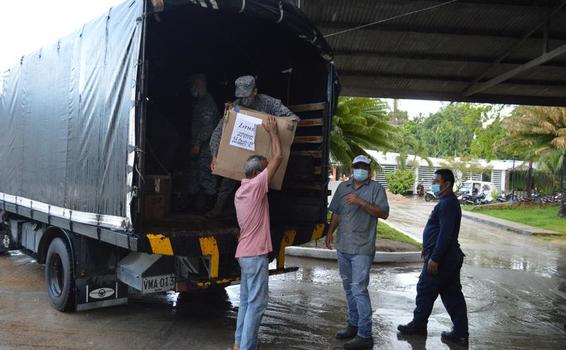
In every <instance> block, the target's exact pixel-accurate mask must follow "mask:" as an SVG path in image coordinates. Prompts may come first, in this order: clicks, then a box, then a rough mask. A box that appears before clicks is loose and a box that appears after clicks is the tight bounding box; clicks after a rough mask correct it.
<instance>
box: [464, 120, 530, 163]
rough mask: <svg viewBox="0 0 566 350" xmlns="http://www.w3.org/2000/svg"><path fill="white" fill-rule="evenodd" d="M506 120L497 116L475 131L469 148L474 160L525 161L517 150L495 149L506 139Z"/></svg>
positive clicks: (507, 148)
mask: <svg viewBox="0 0 566 350" xmlns="http://www.w3.org/2000/svg"><path fill="white" fill-rule="evenodd" d="M505 121H506V118H504V117H501V116H497V117H496V118H495V120H493V122H492V123H491V124H489V125H487V126H485V127H482V128H481V129H478V130H477V131H476V136H475V138H474V140H473V141H472V144H471V146H470V154H471V155H472V156H474V157H476V158H483V159H487V160H493V159H513V158H521V159H525V156H524V155H521V154H520V152H519V150H514V149H509V147H497V145H499V144H501V143H502V142H504V141H505V139H506V138H507V128H506V126H505Z"/></svg>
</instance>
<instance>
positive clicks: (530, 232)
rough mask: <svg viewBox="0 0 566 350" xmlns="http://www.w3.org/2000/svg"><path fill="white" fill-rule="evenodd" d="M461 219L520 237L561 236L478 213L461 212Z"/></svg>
mask: <svg viewBox="0 0 566 350" xmlns="http://www.w3.org/2000/svg"><path fill="white" fill-rule="evenodd" d="M462 217H464V218H466V219H470V220H473V221H476V222H481V223H482V224H488V225H492V226H495V227H497V228H500V229H503V230H507V231H510V232H514V233H519V234H521V235H527V236H548V237H552V236H561V234H560V233H558V232H553V231H549V230H545V229H543V228H537V227H531V226H528V225H523V224H516V223H514V222H510V223H509V224H506V220H503V219H498V218H493V219H492V218H491V217H490V216H487V215H484V214H479V213H468V212H466V211H462Z"/></svg>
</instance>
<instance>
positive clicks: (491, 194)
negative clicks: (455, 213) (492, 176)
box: [458, 180, 497, 202]
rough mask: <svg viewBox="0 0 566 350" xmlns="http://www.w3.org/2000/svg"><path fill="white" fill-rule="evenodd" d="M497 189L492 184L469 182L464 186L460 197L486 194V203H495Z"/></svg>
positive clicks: (460, 191)
mask: <svg viewBox="0 0 566 350" xmlns="http://www.w3.org/2000/svg"><path fill="white" fill-rule="evenodd" d="M496 191H497V188H496V187H495V185H494V184H493V183H491V182H485V181H473V180H468V181H465V182H464V183H463V184H462V187H461V188H460V190H459V191H458V192H459V195H460V196H463V195H469V196H479V195H481V194H485V201H486V202H493V199H494V198H495V192H496Z"/></svg>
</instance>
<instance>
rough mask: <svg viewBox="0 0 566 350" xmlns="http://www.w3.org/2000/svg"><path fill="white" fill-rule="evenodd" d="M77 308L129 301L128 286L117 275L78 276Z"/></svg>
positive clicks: (79, 309) (113, 304) (83, 308)
mask: <svg viewBox="0 0 566 350" xmlns="http://www.w3.org/2000/svg"><path fill="white" fill-rule="evenodd" d="M75 287H76V291H75V292H76V298H75V300H76V303H77V305H76V310H77V311H85V310H92V309H99V308H103V307H109V306H116V305H123V304H127V303H128V286H127V285H125V284H124V283H122V282H120V281H118V278H117V277H116V275H103V276H91V277H83V278H77V279H76V280H75Z"/></svg>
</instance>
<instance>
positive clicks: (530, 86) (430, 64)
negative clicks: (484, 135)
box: [300, 0, 566, 106]
mask: <svg viewBox="0 0 566 350" xmlns="http://www.w3.org/2000/svg"><path fill="white" fill-rule="evenodd" d="M565 5H566V0H516V1H513V0H485V1H481V0H458V1H454V0H453V1H449V0H441V1H440V0H437V1H425V0H412V1H410V0H302V1H300V6H301V9H302V10H303V11H304V12H305V13H306V14H307V16H308V17H309V18H310V19H311V20H313V21H314V22H315V23H316V24H317V26H318V27H319V28H320V30H321V31H322V33H323V34H324V35H325V36H326V39H327V40H328V42H329V44H330V45H331V46H332V48H333V49H334V54H335V63H336V66H337V68H338V72H339V75H340V79H341V83H342V86H343V91H342V94H343V95H350V96H373V97H391V98H412V99H434V100H451V101H477V102H488V103H512V104H538V105H562V106H566V7H565ZM431 7H434V8H432V9H429V10H424V9H428V8H431ZM415 11H417V12H416V13H413V14H410V15H406V16H402V17H398V16H399V15H403V14H407V13H410V12H415ZM394 17H397V18H396V19H391V20H388V21H385V22H382V23H377V24H374V25H371V26H367V27H364V28H360V29H357V30H352V31H349V32H345V33H342V34H337V35H332V34H333V33H337V32H340V31H344V30H347V29H351V28H355V27H357V26H361V25H366V24H369V23H374V22H376V21H380V20H384V19H390V18H394ZM329 34H330V35H329Z"/></svg>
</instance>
